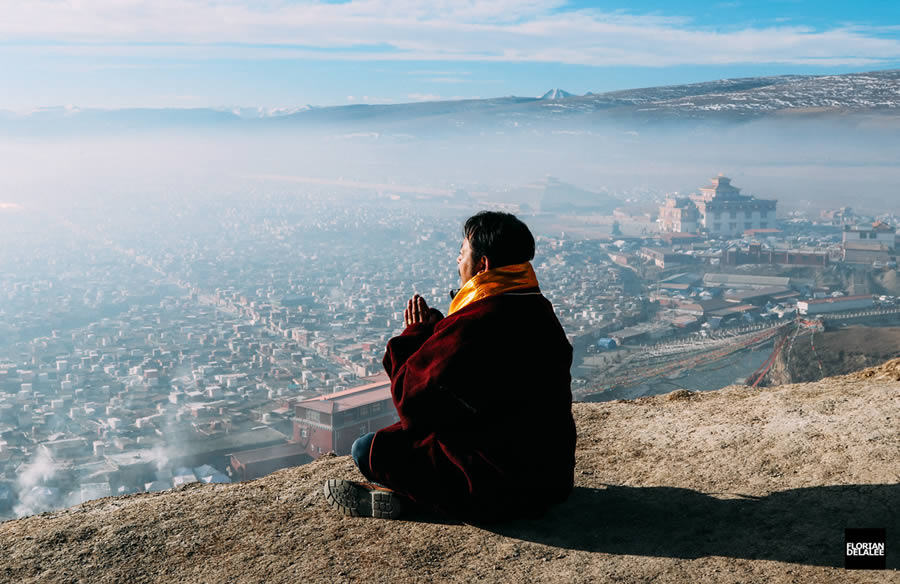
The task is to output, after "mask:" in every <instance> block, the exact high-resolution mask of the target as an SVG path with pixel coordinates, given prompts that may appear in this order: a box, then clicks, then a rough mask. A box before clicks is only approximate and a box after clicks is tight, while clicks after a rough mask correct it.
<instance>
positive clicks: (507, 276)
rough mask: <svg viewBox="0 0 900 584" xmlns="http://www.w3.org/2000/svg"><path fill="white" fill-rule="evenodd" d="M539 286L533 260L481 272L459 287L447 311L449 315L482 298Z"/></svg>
mask: <svg viewBox="0 0 900 584" xmlns="http://www.w3.org/2000/svg"><path fill="white" fill-rule="evenodd" d="M537 286H538V281H537V276H535V275H534V269H533V268H532V267H531V262H525V263H524V264H511V265H509V266H503V267H500V268H494V269H493V270H488V271H486V272H481V273H480V274H475V275H474V276H472V277H471V278H470V279H469V281H468V282H466V283H465V285H464V286H463V287H462V288H460V289H459V292H457V293H456V296H454V297H453V301H452V302H451V303H450V310H449V311H448V312H447V316H450V315H451V314H453V313H454V312H456V311H458V310H461V309H462V308H464V307H466V306H468V305H469V304H472V303H473V302H476V301H478V300H481V299H482V298H487V297H489V296H497V295H499V294H505V293H506V292H511V291H513V290H522V289H525V288H537Z"/></svg>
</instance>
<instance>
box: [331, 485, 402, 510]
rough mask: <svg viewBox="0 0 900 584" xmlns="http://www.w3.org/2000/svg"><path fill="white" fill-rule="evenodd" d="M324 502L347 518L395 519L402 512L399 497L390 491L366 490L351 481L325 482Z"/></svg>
mask: <svg viewBox="0 0 900 584" xmlns="http://www.w3.org/2000/svg"><path fill="white" fill-rule="evenodd" d="M324 493H325V500H326V501H327V502H328V504H329V505H331V506H332V507H334V508H335V509H337V510H338V511H340V512H341V513H343V514H344V515H347V516H349V517H375V518H377V519H396V518H397V517H399V516H400V513H401V512H402V511H403V505H402V504H401V503H400V499H399V497H397V496H396V495H395V494H394V493H391V492H390V491H380V490H378V489H366V488H365V487H362V486H360V485H359V484H357V483H354V482H353V481H346V480H342V479H329V480H327V481H325V487H324Z"/></svg>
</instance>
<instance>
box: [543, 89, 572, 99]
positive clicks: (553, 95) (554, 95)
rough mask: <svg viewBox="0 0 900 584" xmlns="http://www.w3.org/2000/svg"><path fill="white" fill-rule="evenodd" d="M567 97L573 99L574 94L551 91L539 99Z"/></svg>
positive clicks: (563, 91)
mask: <svg viewBox="0 0 900 584" xmlns="http://www.w3.org/2000/svg"><path fill="white" fill-rule="evenodd" d="M567 97H575V94H574V93H569V92H568V91H565V90H563V89H551V90H550V91H548V92H547V93H545V94H544V95H542V96H541V97H540V99H565V98H567Z"/></svg>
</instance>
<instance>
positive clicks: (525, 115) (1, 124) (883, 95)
mask: <svg viewBox="0 0 900 584" xmlns="http://www.w3.org/2000/svg"><path fill="white" fill-rule="evenodd" d="M785 113H798V114H812V115H818V116H827V115H829V114H835V113H836V114H840V115H846V114H847V113H851V114H852V113H865V114H869V113H872V114H887V115H889V116H898V114H900V70H890V71H874V72H870V73H853V74H846V75H825V76H800V75H784V76H777V77H751V78H743V79H724V80H719V81H710V82H705V83H692V84H686V85H669V86H663V87H649V88H642V89H629V90H623V91H611V92H605V93H588V94H586V95H583V96H575V95H572V94H571V93H569V92H566V91H563V90H561V89H552V90H550V91H548V92H547V93H545V94H544V95H542V96H541V97H539V98H533V97H501V98H491V99H471V100H458V101H432V102H419V103H404V104H391V105H363V104H358V105H347V106H332V107H313V106H308V105H306V106H299V107H296V108H275V109H271V108H270V109H266V108H227V109H226V108H223V109H211V108H200V109H119V110H102V109H80V108H75V107H58V108H42V109H38V110H35V111H33V112H30V113H27V114H15V113H12V112H3V111H0V133H22V132H25V133H28V132H32V131H36V132H42V131H45V132H47V131H67V130H68V131H80V130H91V129H97V130H103V129H106V130H119V129H140V128H146V129H153V128H170V127H184V128H185V129H189V128H191V127H198V128H217V127H224V128H244V129H249V128H262V129H272V128H277V127H286V128H290V127H297V126H303V127H308V128H310V129H316V128H320V129H330V128H333V127H337V128H351V129H366V130H367V131H388V132H391V131H393V132H404V131H407V132H409V133H411V134H416V133H417V132H418V131H423V130H425V129H427V131H432V132H433V131H441V130H445V131H451V132H462V133H465V132H466V131H478V130H483V129H484V128H493V129H502V130H509V131H514V130H515V129H517V128H518V129H522V128H533V127H543V126H550V127H561V128H567V127H573V128H583V127H585V126H586V125H590V124H593V123H603V122H615V121H623V122H629V123H631V122H635V121H637V122H649V121H655V120H716V121H723V122H740V121H742V120H753V119H760V118H763V117H766V116H771V115H777V114H785Z"/></svg>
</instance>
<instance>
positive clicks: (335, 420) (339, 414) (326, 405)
mask: <svg viewBox="0 0 900 584" xmlns="http://www.w3.org/2000/svg"><path fill="white" fill-rule="evenodd" d="M294 415H295V417H294V420H293V422H294V442H296V443H297V444H300V445H302V446H303V448H304V449H305V451H306V452H307V453H308V454H309V455H310V456H312V457H313V458H316V457H318V456H321V455H322V454H325V453H326V452H334V453H336V454H338V455H344V454H350V447H351V446H352V445H353V441H354V440H356V439H357V438H359V437H360V436H362V435H363V434H367V433H369V432H375V431H376V430H380V429H381V428H384V427H385V426H389V425H391V424H393V423H394V422H396V421H398V420H399V419H400V418H399V417H398V416H397V411H396V410H395V409H394V404H393V402H392V401H391V383H390V381H388V380H384V381H378V382H375V383H370V384H368V385H363V386H360V387H354V388H351V389H347V390H344V391H339V392H336V393H332V394H329V395H324V396H321V397H316V398H312V399H308V400H304V401H301V402H297V404H295V406H294Z"/></svg>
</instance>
